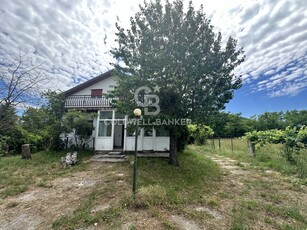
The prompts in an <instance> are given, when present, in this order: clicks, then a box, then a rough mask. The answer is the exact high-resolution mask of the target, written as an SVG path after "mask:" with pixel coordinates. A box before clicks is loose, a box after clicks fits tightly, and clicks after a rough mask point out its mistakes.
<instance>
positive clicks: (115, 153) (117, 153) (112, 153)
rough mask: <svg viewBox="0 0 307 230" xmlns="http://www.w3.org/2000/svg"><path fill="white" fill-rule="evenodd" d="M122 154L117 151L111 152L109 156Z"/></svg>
mask: <svg viewBox="0 0 307 230" xmlns="http://www.w3.org/2000/svg"><path fill="white" fill-rule="evenodd" d="M121 153H122V152H117V151H114V152H109V155H120V154H121Z"/></svg>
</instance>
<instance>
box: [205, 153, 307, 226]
mask: <svg viewBox="0 0 307 230" xmlns="http://www.w3.org/2000/svg"><path fill="white" fill-rule="evenodd" d="M206 156H207V157H208V158H210V159H211V160H213V161H214V162H216V163H217V164H218V165H219V166H220V167H221V169H222V170H223V182H222V183H221V187H220V188H219V190H218V191H217V192H216V193H215V194H214V195H213V197H216V199H218V200H219V201H220V205H218V207H216V211H217V212H218V213H219V214H220V215H221V218H219V219H217V218H213V219H212V220H210V221H208V222H207V223H206V228H205V229H230V228H235V229H286V228H287V226H288V227H289V226H299V227H297V228H295V229H301V228H302V226H304V227H303V228H302V229H306V227H307V219H306V218H307V216H306V214H307V188H306V186H303V185H299V184H297V183H296V178H293V177H288V176H283V175H282V174H280V173H279V172H276V171H273V170H260V169H258V168H255V167H251V166H250V164H248V163H243V162H239V161H237V160H233V159H231V158H229V157H225V156H220V155H206ZM297 220H299V221H301V222H303V223H304V224H303V225H302V223H300V224H298V223H297V222H298V221H297ZM287 229H288V228H287ZM289 229H292V228H289Z"/></svg>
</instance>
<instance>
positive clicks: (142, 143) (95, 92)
mask: <svg viewBox="0 0 307 230" xmlns="http://www.w3.org/2000/svg"><path fill="white" fill-rule="evenodd" d="M114 86H116V81H115V76H114V75H112V71H111V70H110V71H108V72H106V73H103V74H101V75H99V76H97V77H95V78H93V79H90V80H88V81H86V82H84V83H82V84H80V85H77V86H75V87H73V88H71V89H69V90H67V91H66V92H65V93H64V95H65V109H67V110H68V109H77V110H85V111H88V112H95V113H97V116H96V117H95V118H94V119H93V125H94V127H95V129H94V131H93V133H92V137H91V138H90V141H89V147H91V148H94V149H95V150H96V151H115V150H116V151H134V149H135V147H134V146H135V132H134V130H135V129H134V128H133V127H134V124H132V123H131V122H129V119H130V121H131V119H132V118H131V117H130V118H129V117H128V116H127V115H124V114H120V113H118V112H117V111H116V109H115V108H112V106H111V101H112V99H109V98H106V97H105V94H106V93H108V92H110V91H111V90H112V89H113V88H114ZM133 109H135V108H131V110H133ZM129 126H133V127H129ZM169 141H170V140H169V135H168V132H167V130H164V129H162V128H161V129H159V130H155V129H152V128H151V127H145V128H142V129H141V130H140V132H139V136H138V151H168V150H169Z"/></svg>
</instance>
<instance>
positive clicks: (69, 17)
mask: <svg viewBox="0 0 307 230" xmlns="http://www.w3.org/2000/svg"><path fill="white" fill-rule="evenodd" d="M142 2H143V0H131V1H126V0H74V1H71V0H44V1H37V0H27V1H24V0H14V1H11V0H0V21H1V24H0V60H1V62H0V63H5V61H7V60H9V59H12V57H14V56H15V55H18V53H19V52H23V53H26V54H28V55H29V56H30V57H31V58H32V60H33V61H34V62H36V63H43V66H42V67H43V69H44V71H45V73H46V75H47V76H49V77H50V81H49V82H48V83H47V84H44V85H42V86H41V87H40V89H41V90H46V89H53V90H56V89H60V90H66V89H68V88H71V87H73V86H75V85H76V84H78V83H81V82H84V81H86V80H88V79H91V78H92V77H95V76H97V75H99V74H101V73H103V72H105V71H107V70H108V69H110V68H111V66H110V63H111V62H114V60H113V58H112V56H111V55H110V53H109V51H110V50H111V49H112V48H114V47H115V46H116V43H115V42H114V40H115V33H116V28H115V23H116V22H118V23H119V24H120V25H121V26H122V27H125V28H128V27H129V17H130V16H133V15H134V14H135V13H136V12H137V11H138V5H139V4H142ZM162 2H163V0H162ZM185 2H186V4H187V3H188V0H186V1H185ZM193 2H194V5H195V8H199V6H200V4H203V5H204V11H205V13H206V14H207V17H208V18H209V19H211V22H212V25H213V26H214V30H215V31H216V32H218V31H221V33H222V35H223V39H224V41H225V40H226V39H227V38H228V36H233V37H234V38H236V39H237V40H238V47H244V50H245V54H246V60H245V62H244V63H243V64H242V65H240V66H239V67H238V68H237V69H236V70H235V74H236V75H242V79H243V87H242V88H241V89H239V90H238V91H237V92H236V93H235V97H234V99H233V100H232V101H231V102H230V103H229V104H228V105H227V107H226V110H227V111H230V112H234V113H238V112H241V113H242V115H243V116H252V115H254V114H259V113H262V112H265V111H280V110H291V109H307V102H306V99H307V97H306V96H307V55H306V54H307V4H306V0H233V1H230V0H219V1H212V0H194V1H193Z"/></svg>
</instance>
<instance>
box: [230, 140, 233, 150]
mask: <svg viewBox="0 0 307 230" xmlns="http://www.w3.org/2000/svg"><path fill="white" fill-rule="evenodd" d="M230 141H231V152H233V142H232V137H231V138H230Z"/></svg>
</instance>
